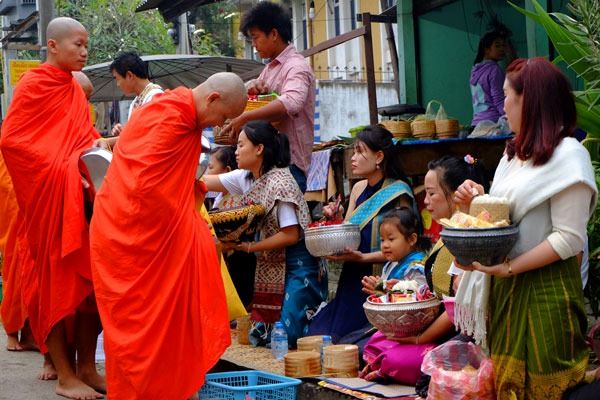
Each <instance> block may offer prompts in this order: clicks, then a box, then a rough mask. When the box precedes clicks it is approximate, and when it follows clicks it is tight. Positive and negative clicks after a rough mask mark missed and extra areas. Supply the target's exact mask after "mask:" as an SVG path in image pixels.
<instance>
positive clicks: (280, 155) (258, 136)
mask: <svg viewBox="0 0 600 400" xmlns="http://www.w3.org/2000/svg"><path fill="white" fill-rule="evenodd" d="M242 130H243V131H244V133H245V134H246V136H247V137H248V140H250V141H251V142H252V144H254V145H255V146H257V145H259V144H262V145H263V146H264V150H263V163H262V166H261V167H260V173H261V175H263V174H266V173H267V172H269V171H270V170H271V169H273V168H275V167H277V168H285V167H287V166H289V165H290V142H289V141H288V138H287V137H286V136H285V135H284V134H282V133H279V131H277V129H275V127H273V125H271V124H270V123H268V122H267V121H261V120H256V121H250V122H248V123H247V124H246V125H244V127H243V128H242Z"/></svg>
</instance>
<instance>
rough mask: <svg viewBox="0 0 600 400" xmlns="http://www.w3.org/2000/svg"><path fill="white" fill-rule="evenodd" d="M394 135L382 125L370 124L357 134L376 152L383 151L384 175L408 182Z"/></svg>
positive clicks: (357, 138) (361, 140)
mask: <svg viewBox="0 0 600 400" xmlns="http://www.w3.org/2000/svg"><path fill="white" fill-rule="evenodd" d="M393 137H394V136H393V135H392V133H391V132H390V131H388V130H387V129H385V128H384V127H383V126H382V125H368V126H366V127H365V128H364V129H363V130H362V131H360V132H359V133H358V135H356V140H357V141H360V142H363V143H364V144H365V145H366V146H367V147H368V148H369V149H371V150H372V151H374V152H378V151H382V152H383V165H381V169H382V171H383V176H384V177H386V178H391V179H400V180H402V181H404V182H407V183H408V180H407V178H406V174H405V173H404V171H403V170H402V167H401V166H400V164H399V163H398V154H397V153H396V146H394V142H393V140H392V139H393Z"/></svg>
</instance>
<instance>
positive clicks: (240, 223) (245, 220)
mask: <svg viewBox="0 0 600 400" xmlns="http://www.w3.org/2000/svg"><path fill="white" fill-rule="evenodd" d="M208 215H209V216H210V220H211V222H212V225H213V228H215V233H216V234H217V237H218V238H219V240H220V241H222V242H239V241H244V240H252V236H253V235H254V234H255V233H256V229H257V228H258V223H259V222H260V221H261V220H262V218H263V217H264V215H265V208H264V207H263V206H262V205H261V204H252V205H249V206H244V207H236V208H230V209H226V210H217V211H211V212H209V213H208Z"/></svg>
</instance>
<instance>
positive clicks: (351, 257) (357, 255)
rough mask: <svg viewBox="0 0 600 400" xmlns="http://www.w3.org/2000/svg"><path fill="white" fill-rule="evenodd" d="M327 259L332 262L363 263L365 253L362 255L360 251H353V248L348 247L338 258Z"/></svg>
mask: <svg viewBox="0 0 600 400" xmlns="http://www.w3.org/2000/svg"><path fill="white" fill-rule="evenodd" d="M325 258H326V259H327V260H331V261H362V259H363V253H361V252H360V251H358V250H352V249H351V248H348V247H346V252H345V253H342V254H339V255H337V256H328V257H325Z"/></svg>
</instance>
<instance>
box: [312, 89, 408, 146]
mask: <svg viewBox="0 0 600 400" xmlns="http://www.w3.org/2000/svg"><path fill="white" fill-rule="evenodd" d="M317 88H318V101H319V107H318V109H317V113H318V114H319V116H318V117H319V118H318V120H319V133H318V134H320V137H321V141H327V140H331V139H334V138H335V137H336V136H349V135H348V129H350V128H353V127H355V126H357V125H367V124H368V123H369V104H368V100H367V84H366V83H357V82H340V81H318V82H317ZM397 103H398V97H397V94H396V88H395V85H394V84H393V83H391V82H390V83H378V84H377V106H378V107H383V106H388V105H391V104H397Z"/></svg>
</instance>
